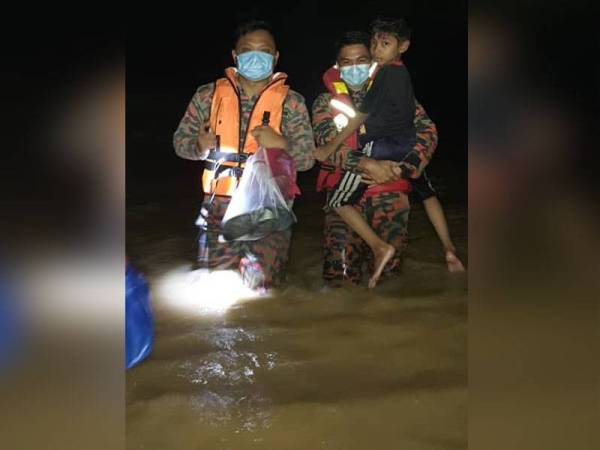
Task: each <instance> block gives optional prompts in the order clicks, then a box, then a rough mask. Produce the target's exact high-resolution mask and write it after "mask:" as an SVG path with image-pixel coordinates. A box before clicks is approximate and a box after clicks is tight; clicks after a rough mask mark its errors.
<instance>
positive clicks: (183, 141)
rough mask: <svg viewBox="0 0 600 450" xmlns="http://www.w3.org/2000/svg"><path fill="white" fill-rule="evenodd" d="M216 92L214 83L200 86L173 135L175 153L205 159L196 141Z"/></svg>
mask: <svg viewBox="0 0 600 450" xmlns="http://www.w3.org/2000/svg"><path fill="white" fill-rule="evenodd" d="M213 92H214V83H210V84H205V85H203V86H200V87H199V88H198V90H197V91H196V93H195V94H194V97H192V100H191V101H190V104H189V105H188V107H187V110H186V111H185V114H184V115H183V118H182V119H181V122H179V126H178V127H177V130H176V131H175V134H174V135H173V147H174V148H175V153H176V154H177V155H178V156H180V157H181V158H185V159H191V160H200V159H203V158H202V155H201V153H200V152H199V151H198V147H197V145H196V141H197V140H198V130H199V129H200V126H201V125H202V123H203V122H204V121H205V120H208V118H209V114H210V104H211V101H212V94H213Z"/></svg>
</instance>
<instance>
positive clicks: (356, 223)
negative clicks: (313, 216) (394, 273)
mask: <svg viewBox="0 0 600 450" xmlns="http://www.w3.org/2000/svg"><path fill="white" fill-rule="evenodd" d="M335 211H336V212H337V213H338V214H339V216H340V217H341V218H342V219H344V221H345V222H346V223H347V224H348V226H349V227H350V228H352V229H353V230H354V231H356V233H357V234H358V235H359V236H360V237H361V238H363V239H364V240H365V242H366V243H367V245H368V246H369V247H370V248H371V250H372V251H373V255H374V258H375V261H374V270H373V275H372V277H371V279H370V280H369V288H373V287H375V285H376V284H377V281H378V280H379V277H380V276H381V272H383V269H384V267H385V265H386V264H387V263H388V261H389V260H390V259H392V257H393V256H394V253H395V252H396V249H395V248H394V247H393V246H392V245H390V244H388V243H387V242H385V241H383V240H381V238H380V237H379V236H377V234H375V231H373V229H372V228H371V227H370V226H369V224H368V223H367V221H366V220H365V218H364V217H363V216H362V214H361V213H360V212H358V211H357V210H356V209H354V207H352V206H351V205H346V206H340V207H338V208H335Z"/></svg>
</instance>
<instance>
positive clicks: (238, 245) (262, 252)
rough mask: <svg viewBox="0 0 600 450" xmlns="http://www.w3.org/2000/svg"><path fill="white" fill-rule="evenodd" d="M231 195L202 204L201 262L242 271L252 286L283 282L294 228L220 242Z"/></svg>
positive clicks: (205, 266)
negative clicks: (264, 235) (223, 220)
mask: <svg viewBox="0 0 600 450" xmlns="http://www.w3.org/2000/svg"><path fill="white" fill-rule="evenodd" d="M229 201H230V198H229V197H215V198H214V199H213V201H212V203H210V202H209V201H208V200H206V199H205V201H204V202H203V203H202V209H201V212H200V216H199V217H198V220H197V222H196V225H198V227H199V228H200V232H199V236H198V264H199V267H200V268H208V269H210V270H239V271H240V273H241V274H242V278H243V280H244V283H245V284H246V285H247V286H248V287H250V288H252V289H259V288H269V287H271V286H275V285H277V284H279V283H280V282H281V281H283V278H284V275H285V266H286V264H287V260H288V256H289V249H290V241H291V237H292V230H291V228H290V229H287V230H285V231H282V232H278V233H274V234H271V235H269V236H267V237H266V238H264V239H259V240H257V241H230V242H221V241H219V235H220V233H221V220H222V219H223V215H224V214H225V211H226V210H227V205H229Z"/></svg>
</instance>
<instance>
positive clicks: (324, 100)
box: [312, 93, 337, 146]
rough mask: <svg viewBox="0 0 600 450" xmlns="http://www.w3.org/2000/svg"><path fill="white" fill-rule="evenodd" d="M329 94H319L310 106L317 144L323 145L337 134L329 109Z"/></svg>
mask: <svg viewBox="0 0 600 450" xmlns="http://www.w3.org/2000/svg"><path fill="white" fill-rule="evenodd" d="M330 100H331V95H330V94H327V93H323V94H319V96H318V97H317V98H316V99H315V101H314V103H313V106H312V125H313V131H314V133H315V140H316V142H317V145H319V146H321V145H325V144H327V143H328V142H329V141H331V140H332V139H333V138H334V137H335V136H336V135H337V129H336V127H335V123H333V115H332V114H331V111H330V110H329V102H330Z"/></svg>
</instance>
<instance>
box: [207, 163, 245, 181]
mask: <svg viewBox="0 0 600 450" xmlns="http://www.w3.org/2000/svg"><path fill="white" fill-rule="evenodd" d="M204 168H205V169H206V170H214V171H216V172H215V175H214V178H215V179H216V178H219V177H237V178H239V177H241V176H242V173H243V172H244V169H243V168H242V167H237V166H235V167H232V166H224V165H222V164H220V163H215V162H212V161H205V162H204ZM224 172H226V173H224Z"/></svg>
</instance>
